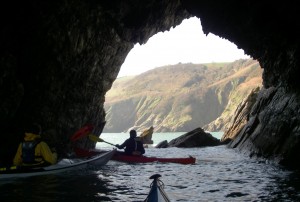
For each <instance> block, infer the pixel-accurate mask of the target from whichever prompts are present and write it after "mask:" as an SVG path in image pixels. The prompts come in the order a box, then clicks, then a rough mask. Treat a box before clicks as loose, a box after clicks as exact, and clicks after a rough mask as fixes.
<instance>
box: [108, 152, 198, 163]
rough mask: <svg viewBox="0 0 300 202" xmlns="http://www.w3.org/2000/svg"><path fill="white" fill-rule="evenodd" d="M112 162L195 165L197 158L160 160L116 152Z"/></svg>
mask: <svg viewBox="0 0 300 202" xmlns="http://www.w3.org/2000/svg"><path fill="white" fill-rule="evenodd" d="M111 160H115V161H122V162H127V163H150V162H161V163H180V164H194V163H196V158H194V157H192V156H189V157H187V158H159V157H147V156H143V155H142V156H130V155H126V154H125V153H124V152H119V151H118V152H116V153H115V154H114V156H113V157H112V158H111Z"/></svg>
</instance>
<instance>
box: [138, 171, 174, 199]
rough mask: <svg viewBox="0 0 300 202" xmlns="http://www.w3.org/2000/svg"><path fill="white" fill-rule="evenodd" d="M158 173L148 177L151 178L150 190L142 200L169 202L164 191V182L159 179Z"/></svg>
mask: <svg viewBox="0 0 300 202" xmlns="http://www.w3.org/2000/svg"><path fill="white" fill-rule="evenodd" d="M160 177H161V175H160V174H155V175H152V176H151V177H150V178H149V179H153V182H152V183H151V185H150V191H149V194H148V196H147V198H146V199H145V201H144V202H170V199H169V197H168V196H167V194H166V192H165V191H164V183H163V182H162V181H161V180H160V179H159V178H160Z"/></svg>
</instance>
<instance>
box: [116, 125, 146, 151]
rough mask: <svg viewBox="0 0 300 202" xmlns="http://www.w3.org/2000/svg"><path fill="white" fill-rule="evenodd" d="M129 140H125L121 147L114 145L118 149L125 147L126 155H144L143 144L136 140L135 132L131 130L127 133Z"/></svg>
mask: <svg viewBox="0 0 300 202" xmlns="http://www.w3.org/2000/svg"><path fill="white" fill-rule="evenodd" d="M129 134H130V138H128V139H127V140H125V142H124V143H123V144H121V145H118V144H117V145H116V147H117V148H118V149H123V148H124V147H125V153H126V154H128V155H136V156H140V155H143V154H144V153H145V149H144V146H143V143H142V142H141V141H140V140H139V139H137V137H136V136H137V134H136V131H135V130H131V131H130V132H129Z"/></svg>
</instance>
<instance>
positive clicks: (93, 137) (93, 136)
mask: <svg viewBox="0 0 300 202" xmlns="http://www.w3.org/2000/svg"><path fill="white" fill-rule="evenodd" d="M89 138H90V140H92V141H94V142H103V140H102V139H101V138H100V137H97V136H96V135H93V134H89Z"/></svg>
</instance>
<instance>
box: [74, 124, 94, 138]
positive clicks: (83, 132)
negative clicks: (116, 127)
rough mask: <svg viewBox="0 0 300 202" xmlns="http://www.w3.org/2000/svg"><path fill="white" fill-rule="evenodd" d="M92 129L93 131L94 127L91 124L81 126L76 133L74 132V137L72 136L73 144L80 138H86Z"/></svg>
mask: <svg viewBox="0 0 300 202" xmlns="http://www.w3.org/2000/svg"><path fill="white" fill-rule="evenodd" d="M93 129H94V126H93V125H92V124H87V125H85V126H83V127H82V128H80V129H79V130H78V131H76V132H75V133H74V135H72V137H71V141H73V142H74V141H76V140H78V139H80V138H83V137H85V136H87V135H88V134H89V133H91V132H92V130H93Z"/></svg>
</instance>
